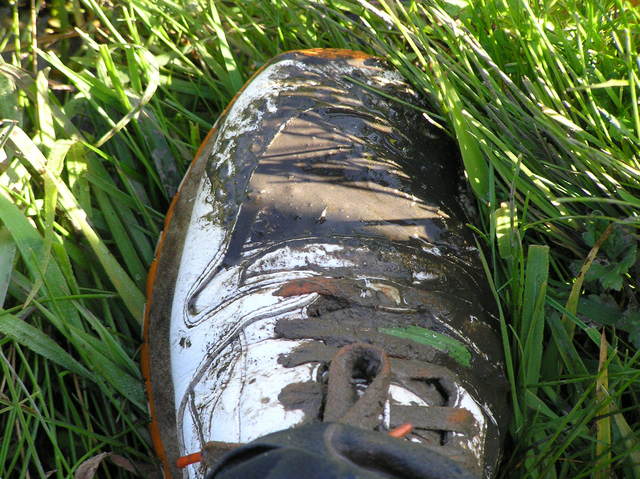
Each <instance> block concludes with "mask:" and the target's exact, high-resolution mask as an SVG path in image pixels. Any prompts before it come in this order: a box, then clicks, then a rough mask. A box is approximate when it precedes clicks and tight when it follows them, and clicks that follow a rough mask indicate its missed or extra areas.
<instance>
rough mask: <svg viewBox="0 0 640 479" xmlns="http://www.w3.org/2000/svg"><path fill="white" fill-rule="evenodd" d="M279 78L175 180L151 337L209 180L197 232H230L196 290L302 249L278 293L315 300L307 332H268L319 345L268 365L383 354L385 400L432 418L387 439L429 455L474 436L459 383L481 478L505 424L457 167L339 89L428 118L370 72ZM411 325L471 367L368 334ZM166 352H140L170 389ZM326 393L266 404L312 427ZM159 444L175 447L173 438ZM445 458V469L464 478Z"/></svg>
mask: <svg viewBox="0 0 640 479" xmlns="http://www.w3.org/2000/svg"><path fill="white" fill-rule="evenodd" d="M278 63H279V64H280V67H279V69H278V70H277V74H274V77H273V80H274V81H275V82H279V85H280V90H279V93H278V94H277V95H275V94H274V95H271V96H270V95H268V94H267V93H266V92H265V94H264V95H262V96H260V95H258V96H257V97H256V96H254V97H251V98H253V99H252V100H251V101H250V102H248V103H247V104H242V105H241V107H242V108H237V109H235V110H234V109H233V108H232V109H231V110H230V111H228V112H227V113H226V115H225V116H223V117H222V118H221V119H220V120H219V122H218V124H217V125H218V126H217V131H216V134H215V135H213V136H212V138H211V140H210V142H209V144H207V145H205V147H204V148H203V150H202V152H201V157H200V158H199V159H198V160H197V161H196V164H195V166H194V167H193V170H192V173H190V174H191V175H192V176H191V177H188V178H187V181H186V186H185V187H183V188H184V189H183V191H182V193H181V198H180V200H179V201H178V202H177V204H176V214H175V215H174V217H175V218H176V219H175V220H174V221H173V222H172V224H171V225H170V226H169V229H168V233H167V239H166V241H167V242H168V243H170V245H171V246H170V247H168V250H167V252H166V253H165V254H164V256H163V257H162V258H161V262H160V267H159V270H160V271H161V272H162V273H164V274H166V277H165V282H166V284H167V286H164V287H157V288H155V290H154V293H153V294H154V301H153V306H152V309H151V316H152V321H154V325H155V326H156V327H158V328H159V330H162V328H164V329H165V330H167V328H168V326H167V322H168V321H170V316H171V301H172V295H173V292H172V281H175V277H176V273H174V272H172V271H174V270H175V269H176V268H177V265H178V264H179V258H180V256H181V254H182V252H183V249H184V248H188V247H189V245H185V244H184V238H185V230H186V228H188V227H189V222H188V220H185V219H184V218H190V213H191V208H192V207H193V201H194V197H195V191H194V190H195V189H196V188H197V186H198V185H199V184H200V182H199V181H198V180H197V178H195V177H193V175H194V174H197V175H205V176H206V178H207V179H208V185H209V188H210V191H209V196H208V201H209V202H210V205H211V207H210V211H209V212H208V213H207V214H206V215H204V216H203V217H202V218H200V219H199V221H201V222H205V223H207V222H208V223H210V224H211V225H215V226H216V227H221V228H222V229H223V230H224V231H226V232H227V233H226V234H225V237H224V241H223V245H222V248H223V249H224V255H223V257H222V259H221V260H220V262H219V264H217V265H216V266H215V267H213V268H212V269H211V270H210V271H208V272H207V273H206V275H207V278H213V277H215V276H216V275H218V274H220V273H221V272H224V271H227V270H230V269H232V268H237V269H238V270H239V271H240V273H239V275H238V277H239V280H238V281H239V284H240V285H245V284H250V283H251V281H252V275H256V274H258V273H259V272H260V271H269V274H276V273H278V272H280V271H283V272H285V271H289V270H291V266H290V265H288V264H287V263H286V261H283V260H282V257H281V256H278V255H277V254H276V253H277V252H279V251H283V250H285V249H287V251H290V252H293V253H297V254H298V255H299V256H302V255H303V253H304V254H306V255H307V256H309V253H308V245H309V244H311V243H313V244H321V245H323V247H324V250H323V251H322V252H321V254H320V256H321V257H322V261H317V262H316V261H308V262H307V263H306V264H304V265H302V266H300V265H297V266H296V267H297V268H299V269H301V270H302V269H303V270H304V271H305V272H307V273H309V274H312V275H313V277H312V278H304V279H295V280H291V281H288V282H286V283H285V284H283V285H281V286H280V288H279V289H278V290H277V291H276V292H275V293H274V294H276V295H278V296H281V297H295V296H298V295H304V294H309V293H315V294H317V295H318V299H317V300H316V301H315V302H314V303H313V304H311V305H309V307H308V308H307V310H306V311H307V314H308V316H309V317H308V318H306V319H285V320H280V321H278V323H277V324H276V326H275V334H276V336H277V337H279V338H286V339H292V340H294V339H307V340H309V339H315V340H317V341H316V342H309V343H304V344H302V345H301V346H300V347H298V348H297V349H296V350H294V351H293V352H291V353H290V354H287V355H282V356H281V357H280V358H279V363H280V364H282V365H284V366H287V367H294V366H297V365H300V364H305V363H310V362H319V363H321V364H324V365H325V366H326V367H327V368H330V367H331V361H332V359H333V358H334V357H335V355H336V354H337V352H338V351H339V350H340V348H343V347H345V346H347V345H350V344H352V343H363V344H370V345H376V346H377V347H380V348H381V349H383V350H384V352H385V354H386V355H387V356H388V358H389V367H390V371H391V372H390V373H389V374H390V376H389V377H388V378H387V379H386V380H385V381H386V383H385V384H386V387H387V388H388V381H389V380H391V381H395V382H396V383H398V384H400V385H403V386H405V387H407V388H408V389H409V390H412V391H414V392H415V393H416V394H418V395H420V396H421V397H425V398H427V399H428V401H429V402H430V404H433V405H434V407H433V410H432V411H431V413H430V416H428V417H427V416H420V417H417V416H416V415H415V411H414V410H411V409H403V408H402V407H401V406H395V407H393V408H391V423H392V425H393V424H396V423H400V422H401V421H405V422H407V421H415V424H417V425H418V427H421V428H423V429H425V431H424V432H423V433H424V435H425V436H426V437H429V438H430V439H429V440H430V441H432V442H438V441H441V440H442V437H444V436H442V437H441V436H440V435H436V436H429V431H428V430H440V431H444V432H445V433H449V432H469V431H470V430H471V428H472V427H473V425H472V422H473V421H472V418H470V417H469V415H468V414H467V415H465V413H460V412H459V411H460V408H452V407H450V402H451V399H452V398H453V397H454V396H455V394H456V386H455V384H462V385H463V386H464V388H465V389H466V390H467V391H469V393H470V394H471V395H472V396H473V397H475V398H476V399H477V400H478V401H479V403H480V405H481V407H482V408H483V410H484V412H485V413H486V414H485V416H486V417H487V421H486V423H487V440H486V444H485V455H484V461H483V463H482V464H481V465H480V466H479V467H480V468H481V469H482V471H483V472H484V475H485V476H487V477H490V476H492V475H493V473H494V471H495V467H496V463H497V461H498V459H499V457H500V451H501V443H502V440H503V439H502V438H503V436H504V433H505V430H506V425H507V421H508V407H507V396H506V393H507V389H506V388H507V386H506V381H505V379H504V370H503V359H502V348H501V343H500V340H499V332H498V326H499V325H498V322H497V319H496V315H495V306H494V304H493V303H492V300H491V298H492V295H491V293H490V291H489V289H488V287H487V285H486V279H485V277H484V275H483V272H482V269H481V266H480V262H479V260H478V257H477V251H475V248H474V247H473V245H474V242H473V239H472V237H471V235H470V233H469V230H468V228H467V227H466V226H465V222H466V221H467V220H466V218H465V216H464V212H463V210H462V208H461V207H460V205H461V204H462V199H461V198H460V196H459V191H460V178H461V175H460V171H459V165H460V161H459V154H458V152H457V151H456V149H455V147H454V145H453V144H452V142H451V141H450V140H449V139H448V138H447V137H446V136H445V135H444V134H443V133H442V132H440V131H437V130H436V129H435V128H433V127H431V126H429V124H428V123H427V121H426V120H425V119H424V118H423V117H422V115H421V113H419V112H417V111H415V110H412V109H410V108H408V107H406V106H403V105H401V104H400V103H397V102H393V101H392V100H389V99H387V98H384V97H382V96H380V95H376V94H375V93H372V92H371V91H369V90H366V89H364V88H362V87H360V86H358V85H356V84H355V83H353V82H350V81H349V78H350V77H351V78H355V79H357V80H358V81H360V82H363V83H366V84H370V85H371V86H373V87H375V88H379V89H382V90H383V91H384V92H385V93H386V94H387V95H391V96H394V97H397V98H400V99H401V100H403V101H405V102H409V103H414V104H422V106H424V104H423V103H422V101H421V99H420V98H419V97H418V96H417V95H416V94H415V93H414V92H413V91H412V90H411V89H410V88H409V87H408V86H407V85H406V84H405V83H403V82H402V81H401V80H400V78H399V77H398V76H397V75H395V74H393V73H391V72H390V70H389V68H388V66H387V65H385V64H384V63H383V62H381V61H380V60H377V59H373V58H357V57H355V58H348V57H338V58H333V59H329V58H324V57H322V56H310V55H305V54H304V53H298V52H292V53H287V54H284V55H281V56H279V57H277V58H276V59H275V60H274V61H273V64H274V65H275V64H278ZM241 98H242V97H241ZM256 111H259V112H261V113H260V115H258V117H257V118H258V120H256V115H255V113H252V112H256ZM256 121H257V125H254V124H252V125H250V124H249V123H251V122H253V123H256ZM305 248H307V249H305ZM172 278H173V279H172ZM207 284H208V280H207V279H206V278H205V279H204V280H202V281H201V282H200V283H199V286H198V287H197V288H195V289H193V291H191V292H190V293H189V294H190V296H189V298H188V310H187V312H188V314H189V315H190V316H189V318H187V319H185V323H186V324H187V325H188V327H192V326H193V327H195V326H197V325H198V324H199V323H198V321H200V320H201V319H200V318H205V317H206V315H203V313H202V311H203V309H202V306H200V302H199V299H200V298H201V297H205V294H204V292H205V291H206V288H207ZM192 317H193V318H197V319H198V321H196V320H195V319H193V318H192ZM189 321H191V322H189ZM407 326H417V327H421V328H425V329H428V330H432V331H436V332H438V333H441V334H446V335H448V336H450V337H452V338H454V339H456V340H457V341H459V342H460V343H462V344H463V345H464V346H465V347H466V348H467V349H468V351H469V352H470V354H471V362H470V366H469V367H463V366H460V364H459V363H457V362H456V361H455V360H454V359H452V358H451V357H450V355H449V354H448V353H447V352H446V351H443V350H441V349H437V348H435V347H432V346H429V345H427V344H422V343H419V342H415V341H408V340H406V339H402V338H398V337H394V336H392V335H389V334H385V333H384V332H381V331H380V329H381V328H389V327H398V328H400V327H407ZM159 334H162V333H159ZM166 335H167V336H168V332H167V333H166ZM184 341H185V342H184V344H186V341H187V339H185V340H184ZM184 344H183V345H184ZM169 348H170V346H169V345H168V343H167V341H166V340H165V341H163V340H154V342H153V343H152V344H151V350H152V355H155V356H154V357H156V358H157V359H156V363H157V364H158V365H157V366H155V373H154V372H153V371H152V374H156V375H159V374H167V370H168V369H169V368H168V366H167V361H168V357H169V354H168V350H169ZM152 359H153V358H152ZM452 371H453V372H452ZM345 387H346V386H345ZM324 388H326V384H325V385H322V384H320V383H296V384H291V385H289V386H287V387H286V388H284V389H283V390H282V392H281V393H280V395H279V397H278V399H279V400H280V401H281V403H282V404H283V405H284V407H285V408H287V409H302V410H304V411H305V414H306V416H308V417H320V416H322V414H323V411H324V410H325V409H326V408H325V404H324V403H323V399H322V397H323V394H324ZM160 394H163V393H160ZM166 395H167V394H166V393H164V395H163V397H164V396H166ZM378 406H379V405H378ZM378 406H376V407H378ZM331 409H333V407H332V408H331ZM371 411H375V413H374V412H371V413H370V414H369V415H368V417H370V418H374V417H375V418H376V419H377V417H378V415H379V413H380V411H379V410H378V409H375V408H373V409H371ZM172 420H173V421H175V417H172V416H171V414H167V415H165V416H164V417H163V418H161V421H164V424H165V426H164V430H167V429H170V426H166V425H167V424H170V423H171V421H172ZM165 435H166V437H167V438H168V439H167V442H168V443H171V441H172V435H171V433H165ZM447 437H454V436H452V435H451V434H450V435H449V436H447ZM173 440H174V441H175V439H173ZM453 442H455V441H453V440H452V444H453ZM456 444H457V443H456ZM457 447H458V446H457V445H456V447H454V448H453V449H454V450H453V452H451V454H452V455H454V456H455V455H460V457H463V459H461V460H462V461H463V462H464V463H469V458H468V457H466V456H465V453H464V451H462V452H461V450H458V449H456V448H457ZM169 449H170V450H171V451H172V452H173V451H175V447H173V446H170V447H169ZM475 467H476V470H477V468H478V466H477V465H476V466H475Z"/></svg>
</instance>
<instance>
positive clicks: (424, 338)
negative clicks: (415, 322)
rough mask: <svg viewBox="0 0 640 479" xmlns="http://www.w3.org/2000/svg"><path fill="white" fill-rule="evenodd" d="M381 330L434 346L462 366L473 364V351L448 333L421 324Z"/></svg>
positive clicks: (381, 330) (381, 329)
mask: <svg viewBox="0 0 640 479" xmlns="http://www.w3.org/2000/svg"><path fill="white" fill-rule="evenodd" d="M379 331H380V332H381V333H385V334H389V335H391V336H396V337H398V338H405V339H410V340H411V341H415V342H416V343H421V344H426V345H427V346H431V347H434V348H436V349H438V350H440V351H443V352H445V353H447V354H448V355H449V356H451V358H453V359H455V360H456V362H458V363H459V364H461V365H462V366H466V367H470V366H471V353H470V352H469V350H468V349H467V347H466V346H465V345H464V344H462V343H461V342H460V341H458V340H457V339H454V338H452V337H451V336H447V335H446V334H442V333H436V332H435V331H431V330H430V329H426V328H421V327H420V326H409V327H407V328H380V329H379Z"/></svg>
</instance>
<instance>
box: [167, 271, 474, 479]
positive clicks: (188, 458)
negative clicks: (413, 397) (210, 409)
mask: <svg viewBox="0 0 640 479" xmlns="http://www.w3.org/2000/svg"><path fill="white" fill-rule="evenodd" d="M373 288H374V290H375V291H376V292H377V293H379V294H377V295H376V296H377V297H376V298H366V297H364V296H363V295H362V291H361V287H360V286H359V285H358V284H357V282H356V280H347V279H339V278H323V277H316V278H309V279H300V280H293V281H289V282H287V283H285V284H284V285H283V286H282V287H280V288H279V290H278V291H276V293H274V294H276V295H278V296H283V297H289V296H297V295H303V294H310V293H317V294H319V295H320V296H324V297H327V298H334V299H338V300H341V301H344V302H345V303H349V302H353V301H354V299H355V301H356V302H357V303H359V304H363V305H366V306H368V305H375V306H376V308H379V309H382V310H384V309H385V308H386V309H390V310H396V309H399V308H396V307H395V306H397V305H398V304H399V293H398V292H397V290H395V288H393V287H391V286H388V285H385V284H383V283H377V284H374V285H373ZM381 298H382V301H381ZM420 300H421V301H423V302H426V304H427V305H428V303H429V302H432V301H437V297H422V298H420ZM367 303H368V304H367ZM423 304H424V303H423ZM314 321H318V322H327V320H326V319H320V320H314V319H305V320H302V321H301V322H300V333H301V334H299V335H296V334H295V332H293V333H292V331H291V328H289V330H288V331H287V332H286V334H282V335H283V336H284V337H286V338H287V339H308V338H309V337H314V339H318V338H317V336H319V335H320V336H321V335H322V331H321V330H322V329H323V328H322V327H320V324H318V322H316V323H315V324H314V323H313V322H314ZM288 322H289V323H291V321H288ZM325 326H326V325H325ZM328 326H329V328H330V329H331V325H330V324H329V325H328ZM277 329H278V328H277V327H276V330H277ZM293 329H295V328H293ZM333 329H334V334H332V335H331V336H335V335H336V334H335V330H336V328H333ZM338 329H339V328H338ZM372 334H373V333H371V332H369V333H368V336H369V337H366V338H365V339H368V340H371V342H375V338H372V337H371V335H372ZM357 336H362V334H356V337H354V338H352V339H354V340H356V342H350V341H349V339H351V338H344V339H346V341H348V342H349V344H347V345H345V346H342V347H340V348H339V349H338V350H337V352H336V348H335V347H333V348H332V347H326V346H325V347H322V346H319V345H318V342H317V341H316V342H313V343H311V344H310V345H309V347H310V348H311V349H310V350H305V347H303V348H301V349H300V350H298V351H297V352H296V353H295V354H292V355H290V356H289V357H288V358H287V360H286V361H287V362H285V365H286V366H290V367H292V366H297V365H299V364H302V363H305V362H310V361H312V362H326V363H328V364H329V371H328V381H327V393H326V400H325V407H324V415H323V418H322V420H323V421H325V422H341V423H345V424H350V425H353V426H356V427H362V428H367V429H376V428H378V426H379V425H380V419H381V417H382V414H383V410H384V406H385V403H386V402H387V399H388V397H389V386H390V383H391V378H392V375H393V377H395V378H401V379H406V380H414V381H415V380H417V381H437V382H438V383H439V384H440V385H441V386H442V387H443V388H444V390H445V391H447V392H448V393H449V394H453V393H454V387H455V386H454V384H455V381H456V379H455V376H454V375H453V374H452V373H451V371H449V370H448V369H447V368H444V367H442V366H438V365H435V364H431V363H428V362H425V361H414V360H407V359H402V354H397V352H396V354H393V355H392V357H391V358H390V357H389V355H388V354H387V352H385V350H383V349H382V348H381V347H379V346H375V345H373V344H369V343H363V342H358V341H357V339H360V338H358V337H357ZM365 336H367V335H365ZM323 339H328V340H331V339H335V338H330V337H327V338H323ZM329 342H330V341H329ZM397 356H400V357H397ZM392 371H393V372H392ZM355 378H359V379H364V383H365V384H362V383H358V382H354V379H355ZM403 419H408V420H403ZM390 426H391V428H390V430H389V432H388V434H389V435H390V436H392V437H396V438H403V437H405V436H408V435H409V434H411V433H412V432H413V431H414V430H415V428H419V429H421V430H427V431H439V432H441V433H446V432H458V433H465V434H472V433H473V429H474V426H475V420H474V418H473V416H472V415H471V413H470V412H469V411H468V410H466V409H463V408H458V407H447V406H429V407H424V406H392V408H391V419H390ZM237 446H239V445H238V444H227V443H217V442H216V443H215V444H214V443H209V444H208V447H215V448H219V449H221V450H231V449H233V448H235V447H237ZM454 455H456V454H455V453H454ZM203 457H204V450H203V451H200V452H196V453H192V454H187V455H184V456H181V457H179V458H178V459H177V461H176V465H177V467H179V468H184V467H187V466H188V465H190V464H196V463H198V462H201V461H202V460H203Z"/></svg>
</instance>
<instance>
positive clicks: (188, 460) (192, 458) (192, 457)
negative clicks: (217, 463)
mask: <svg viewBox="0 0 640 479" xmlns="http://www.w3.org/2000/svg"><path fill="white" fill-rule="evenodd" d="M200 461H202V453H201V452H194V453H193V454H187V455H186V456H182V457H179V458H178V459H177V460H176V466H178V467H179V468H180V469H183V468H185V467H187V466H189V465H191V464H195V463H196V462H200Z"/></svg>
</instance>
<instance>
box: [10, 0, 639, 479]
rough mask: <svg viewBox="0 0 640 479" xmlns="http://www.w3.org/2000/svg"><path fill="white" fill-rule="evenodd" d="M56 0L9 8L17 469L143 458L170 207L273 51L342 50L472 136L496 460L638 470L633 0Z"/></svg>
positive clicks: (507, 465)
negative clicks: (501, 352) (216, 127)
mask: <svg viewBox="0 0 640 479" xmlns="http://www.w3.org/2000/svg"><path fill="white" fill-rule="evenodd" d="M41 3H42V2H39V1H35V2H32V5H35V8H30V7H29V6H28V5H27V4H26V2H15V1H13V2H9V4H8V6H3V7H0V51H1V52H2V59H3V62H0V119H2V121H1V122H0V306H1V307H2V308H3V309H2V310H0V333H1V336H0V343H1V344H2V349H1V351H0V367H1V368H2V375H1V379H0V434H1V435H2V438H1V440H0V476H2V477H70V476H72V475H73V474H74V473H83V471H84V472H85V473H86V474H88V477H90V472H86V471H87V470H88V469H90V466H96V467H98V466H99V469H98V474H99V475H100V477H131V476H132V475H134V474H139V475H141V476H142V477H147V476H148V475H149V474H150V472H149V471H150V470H151V469H150V468H149V467H150V466H149V464H151V463H153V461H154V459H153V456H152V452H151V450H150V446H149V437H148V433H147V430H146V424H147V421H148V417H147V412H146V407H145V400H144V394H143V388H142V382H141V376H140V372H139V368H138V359H139V347H140V321H141V311H142V308H143V304H144V280H145V275H146V269H147V267H148V266H149V264H150V262H151V260H152V257H153V249H154V245H155V242H156V239H157V237H158V234H159V231H160V229H161V227H162V226H161V225H162V220H163V214H164V212H165V211H166V208H167V205H168V201H169V200H170V198H171V196H172V195H173V193H174V192H175V190H176V188H177V185H178V183H179V180H180V178H181V176H182V175H183V174H184V172H185V170H186V168H187V166H188V164H189V162H190V160H191V158H192V156H193V154H194V152H195V150H196V149H197V147H198V145H199V143H200V141H201V140H202V139H203V137H204V135H205V134H206V132H207V131H208V129H209V128H210V126H211V125H212V123H213V121H215V118H216V116H217V115H218V114H219V113H220V111H221V110H222V108H224V106H225V105H226V103H227V102H228V101H229V100H230V98H231V97H232V96H233V94H234V93H235V92H236V91H237V90H238V88H239V87H240V86H241V84H242V83H243V81H244V80H245V79H246V78H248V76H249V75H250V74H251V73H252V72H253V71H255V70H256V69H257V68H258V67H259V66H260V65H261V64H262V63H264V62H265V61H266V60H267V59H268V58H270V57H272V56H273V55H275V54H277V53H279V52H281V51H283V50H288V49H295V48H309V47H343V48H355V49H360V50H365V51H368V52H371V53H375V54H378V55H381V56H385V57H387V58H388V59H389V61H390V62H391V63H393V64H394V65H395V66H396V67H397V68H398V69H399V70H400V71H401V72H402V74H403V75H404V76H405V77H406V78H407V79H408V80H409V81H410V82H411V83H413V84H414V86H415V87H416V88H417V89H419V90H420V91H421V92H423V93H424V95H425V96H426V97H428V98H429V99H430V100H431V103H432V106H433V114H432V115H431V116H430V118H431V120H432V121H435V122H437V123H438V124H441V125H442V127H443V128H444V129H446V130H447V131H448V132H449V133H450V134H451V135H452V136H453V137H454V138H456V140H457V141H458V143H459V145H460V148H461V151H462V157H463V161H464V166H465V170H466V173H467V177H468V179H469V182H470V185H471V188H472V190H473V192H474V193H475V194H476V197H477V209H478V215H477V216H476V218H477V221H476V223H474V224H473V225H470V227H472V228H474V230H475V231H476V233H477V240H478V243H479V245H480V246H481V247H482V250H483V251H484V256H483V260H484V263H485V266H486V270H487V274H488V275H489V277H490V278H491V282H492V286H493V288H494V292H495V295H496V298H497V299H498V302H499V305H500V320H501V327H502V334H503V344H504V348H505V354H506V357H507V372H508V378H509V381H510V383H511V399H512V406H513V420H512V423H511V425H510V439H509V442H508V444H507V448H506V450H505V458H504V464H503V468H502V473H501V474H502V476H503V477H531V478H539V477H545V478H547V477H548V478H556V477H557V478H562V477H574V478H579V477H597V478H605V477H607V478H608V477H620V478H622V477H625V478H627V477H640V427H639V424H638V422H639V419H640V411H639V410H638V406H637V405H638V404H639V403H640V401H639V399H640V398H639V397H638V396H639V394H640V387H639V386H638V385H639V384H640V382H639V378H640V365H639V363H638V360H639V358H640V354H639V353H638V348H639V347H640V311H639V309H638V302H639V295H638V286H639V284H638V281H637V278H638V277H640V274H639V273H640V266H639V264H638V238H639V237H638V226H639V224H640V221H639V217H638V210H639V208H640V181H639V179H640V155H639V153H638V151H640V114H639V111H638V108H639V105H638V87H639V83H640V80H639V78H640V57H639V56H638V45H640V7H638V6H637V2H634V1H629V0H598V1H595V0H592V1H577V0H555V1H553V0H540V1H535V2H533V1H532V2H529V1H526V0H478V1H475V2H466V1H464V0H455V1H454V0H449V1H445V0H433V1H429V2H415V3H414V2H401V1H395V0H394V1H392V0H380V1H379V2H375V3H369V2H367V1H366V0H359V1H357V0H324V1H318V2H313V3H309V2H306V1H305V2H303V1H302V0H274V1H272V2H262V1H258V0H253V1H243V2H213V1H205V0H192V1H189V2H173V1H170V0H154V1H153V2H152V1H150V0H127V1H122V2H115V3H114V5H111V4H110V3H109V2H106V1H98V0H51V1H50V2H47V5H46V7H47V8H46V9H42V8H40V7H42V4H41ZM634 4H635V6H634ZM34 26H35V28H34ZM425 121H427V120H425ZM103 453H107V454H103ZM91 458H93V459H92V460H93V462H90V463H87V462H85V461H87V460H88V459H91ZM101 461H102V463H103V465H99V464H100V462H101ZM83 463H84V465H83ZM132 471H136V472H132Z"/></svg>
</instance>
